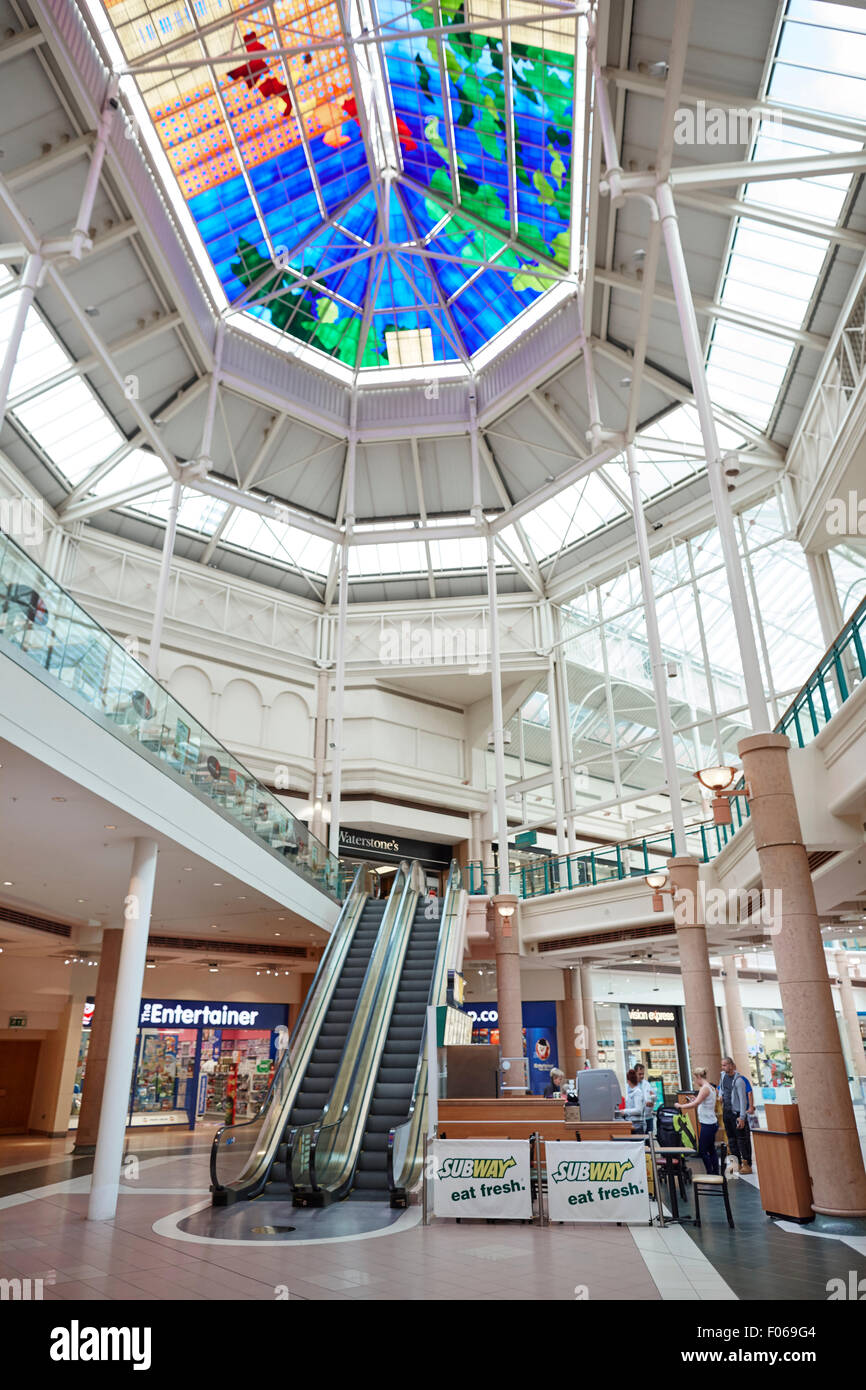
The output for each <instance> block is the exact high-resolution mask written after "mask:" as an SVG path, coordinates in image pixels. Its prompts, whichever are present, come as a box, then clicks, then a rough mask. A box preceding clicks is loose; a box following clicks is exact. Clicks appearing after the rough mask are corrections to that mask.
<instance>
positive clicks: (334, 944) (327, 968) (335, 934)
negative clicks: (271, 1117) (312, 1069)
mask: <svg viewBox="0 0 866 1390" xmlns="http://www.w3.org/2000/svg"><path fill="white" fill-rule="evenodd" d="M364 873H365V866H364V865H363V864H359V865H358V868H357V869H356V871H355V876H354V878H353V879H352V886H351V888H350V889H349V892H348V893H347V894H346V898H345V901H344V903H343V907H342V909H341V912H340V916H339V918H338V919H337V922H336V924H335V926H334V930H333V931H332V932H331V934H330V936H329V938H328V944H327V946H326V947H325V950H324V952H323V955H322V958H321V960H320V961H319V965H318V968H317V970H316V974H315V977H314V979H313V983H312V986H311V988H310V989H309V990H308V991H307V995H306V998H305V999H304V1002H303V1005H302V1006H301V1011H300V1013H299V1014H298V1017H297V1019H296V1021H295V1026H294V1028H293V1029H292V1034H291V1037H290V1039H289V1044H288V1047H287V1048H286V1049H285V1051H284V1053H283V1055H282V1057H281V1059H280V1062H279V1064H278V1066H277V1068H276V1070H275V1071H274V1075H273V1077H272V1078H271V1084H270V1085H269V1087H268V1089H267V1091H266V1093H265V1095H264V1097H263V1099H262V1101H261V1104H260V1105H259V1108H258V1109H257V1111H256V1113H255V1115H253V1116H251V1117H250V1119H247V1120H240V1121H238V1122H237V1123H233V1124H224V1125H220V1127H219V1129H218V1130H217V1132H216V1134H215V1135H214V1137H213V1142H212V1143H211V1151H210V1177H211V1185H212V1191H214V1192H224V1191H226V1188H227V1186H234V1183H230V1184H228V1185H227V1184H224V1183H221V1182H220V1181H219V1178H218V1176H217V1155H218V1153H219V1149H220V1140H221V1138H222V1136H223V1135H224V1134H225V1133H226V1131H227V1130H242V1129H246V1128H248V1127H249V1126H250V1125H254V1124H256V1123H258V1122H259V1121H260V1120H261V1119H262V1115H263V1112H264V1111H265V1110H266V1109H267V1108H268V1106H269V1105H270V1104H271V1101H272V1098H273V1095H274V1093H275V1088H276V1087H277V1084H278V1081H279V1084H280V1085H282V1082H283V1078H284V1076H285V1068H287V1067H288V1068H291V1067H292V1066H293V1065H294V1060H293V1059H294V1057H295V1056H296V1054H297V1050H298V1042H299V1041H300V1039H301V1037H302V1036H303V1034H304V1031H305V1030H306V1028H307V1025H308V1021H309V1020H310V1019H311V1018H312V1015H313V1011H314V1008H315V1007H316V1006H317V1004H318V1002H319V999H318V996H319V987H320V985H321V984H322V983H324V984H326V985H327V984H330V986H331V988H330V990H329V991H328V994H329V996H330V994H331V993H332V992H333V990H334V989H335V988H336V984H337V979H338V978H339V974H336V975H335V974H334V972H333V971H332V970H331V965H332V962H333V961H334V959H335V958H336V957H337V955H338V954H339V950H340V947H342V946H343V945H344V944H345V945H346V950H348V948H349V946H350V945H351V938H349V940H348V941H345V938H344V937H343V935H342V931H341V928H342V927H344V926H345V928H346V930H347V931H348V929H349V925H350V923H352V922H353V920H354V926H357V923H358V920H359V918H360V914H361V911H363V906H364V901H365V900H366V897H367V894H366V891H365V887H364V885H363V884H362V883H360V880H361V876H362V874H364ZM353 914H354V917H353ZM352 936H354V931H352ZM323 1017H324V1016H323ZM321 1021H322V1020H320V1025H319V1026H321ZM289 1085H291V1081H290V1082H289ZM287 1094H288V1092H286V1095H287ZM277 1128H278V1129H279V1126H277ZM278 1145H279V1139H278V1140H277V1146H278ZM275 1147H276V1146H275ZM271 1161H272V1160H271ZM266 1167H267V1169H268V1171H269V1170H270V1163H268V1164H267V1165H266ZM247 1186H248V1187H249V1189H250V1190H252V1189H253V1188H254V1187H257V1186H259V1182H258V1180H256V1181H254V1182H251V1183H249V1184H247Z"/></svg>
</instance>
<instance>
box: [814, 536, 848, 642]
mask: <svg viewBox="0 0 866 1390" xmlns="http://www.w3.org/2000/svg"><path fill="white" fill-rule="evenodd" d="M804 554H805V556H806V564H807V565H808V567H809V578H810V579H811V581H812V592H813V594H814V595H815V606H816V608H817V609H818V621H819V622H820V624H821V636H822V638H823V639H824V646H825V647H829V646H831V645H832V643H833V642H835V640H836V638H837V637H838V635H839V629H840V628H841V627H842V624H843V622H844V619H843V617H842V607H841V604H840V603H839V594H838V592H837V589H836V580H835V578H834V576H833V566H832V565H831V563H830V556H829V555H828V554H827V552H826V551H822V553H821V554H820V555H813V554H811V553H810V552H809V551H808V550H806V551H804Z"/></svg>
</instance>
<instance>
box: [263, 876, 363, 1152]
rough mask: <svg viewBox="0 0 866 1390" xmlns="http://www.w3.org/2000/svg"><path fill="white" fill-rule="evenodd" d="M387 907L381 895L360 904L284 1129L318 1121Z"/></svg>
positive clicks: (340, 1056) (335, 1071)
mask: <svg viewBox="0 0 866 1390" xmlns="http://www.w3.org/2000/svg"><path fill="white" fill-rule="evenodd" d="M387 906H388V903H387V900H386V899H385V898H368V899H367V901H366V902H365V903H364V907H363V909H362V911H361V916H360V920H359V922H358V926H357V928H356V929H355V935H354V937H353V939H352V945H351V946H350V948H349V951H348V953H347V955H346V963H345V965H344V966H343V970H342V973H341V975H340V979H339V981H338V983H337V986H336V988H335V989H334V991H333V993H332V995H331V1002H330V1005H329V1007H328V1011H327V1013H326V1014H325V1018H324V1022H323V1023H322V1026H321V1028H320V1029H319V1036H318V1038H317V1039H316V1045H315V1047H314V1048H313V1051H312V1054H311V1056H310V1060H309V1062H308V1063H307V1069H306V1072H305V1073H304V1078H303V1080H302V1082H301V1085H300V1087H299V1089H298V1092H297V1095H296V1097H295V1103H294V1105H293V1106H292V1109H291V1111H290V1113H289V1116H288V1120H287V1123H286V1130H287V1132H291V1131H292V1130H295V1129H297V1128H299V1127H300V1126H301V1125H308V1124H310V1123H311V1122H312V1121H314V1120H318V1119H319V1117H320V1116H321V1114H322V1112H323V1111H324V1109H325V1107H326V1106H327V1104H328V1100H329V1099H330V1095H331V1090H332V1088H333V1085H334V1077H335V1076H336V1074H337V1068H338V1067H339V1065H340V1060H341V1058H342V1056H343V1052H344V1050H345V1047H346V1038H347V1037H348V1035H349V1029H350V1027H351V1024H352V1017H353V1015H354V1012H355V1008H356V1006H357V1003H358V996H359V994H360V992H361V986H362V985H363V983H364V976H365V975H366V973H367V967H368V965H369V964H370V957H371V956H372V954H373V947H374V946H375V944H376V938H377V937H378V935H379V931H380V928H381V926H382V919H383V917H384V915H385V909H386V907H387Z"/></svg>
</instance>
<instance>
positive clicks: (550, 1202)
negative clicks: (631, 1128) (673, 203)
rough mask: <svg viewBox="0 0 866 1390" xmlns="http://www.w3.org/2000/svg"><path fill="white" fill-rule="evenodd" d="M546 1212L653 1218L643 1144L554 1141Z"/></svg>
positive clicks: (583, 1217) (560, 1217)
mask: <svg viewBox="0 0 866 1390" xmlns="http://www.w3.org/2000/svg"><path fill="white" fill-rule="evenodd" d="M545 1148H546V1151H547V1214H548V1217H549V1219H550V1220H551V1221H643V1222H646V1221H648V1220H649V1216H650V1206H649V1192H648V1189H647V1170H646V1151H645V1149H644V1146H643V1144H642V1143H638V1144H611V1143H601V1142H599V1143H586V1144H574V1143H570V1142H568V1141H565V1140H559V1141H549V1142H548V1143H547V1144H546V1145H545Z"/></svg>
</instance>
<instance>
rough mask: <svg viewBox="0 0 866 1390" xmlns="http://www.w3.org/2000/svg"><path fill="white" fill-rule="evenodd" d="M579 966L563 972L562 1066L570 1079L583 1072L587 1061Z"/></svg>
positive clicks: (569, 967)
mask: <svg viewBox="0 0 866 1390" xmlns="http://www.w3.org/2000/svg"><path fill="white" fill-rule="evenodd" d="M581 974H582V971H581V969H580V966H579V965H571V966H568V967H566V969H565V970H563V972H562V978H563V982H564V984H565V998H564V1000H563V1006H562V1031H563V1034H564V1038H563V1043H564V1051H563V1054H562V1057H561V1059H560V1066H561V1067H562V1069H563V1071H564V1072H565V1074H566V1076H568V1077H570V1076H572V1075H574V1074H575V1073H577V1072H580V1071H583V1066H584V1062H585V1060H586V1024H585V1022H584V1017H583V981H582V979H581Z"/></svg>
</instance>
